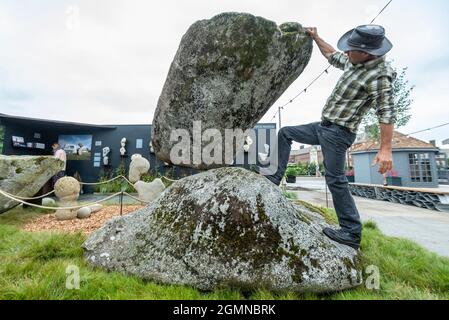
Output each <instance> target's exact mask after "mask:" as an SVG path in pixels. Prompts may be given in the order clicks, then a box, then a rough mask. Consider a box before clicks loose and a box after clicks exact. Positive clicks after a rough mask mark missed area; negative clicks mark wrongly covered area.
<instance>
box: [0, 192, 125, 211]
mask: <svg viewBox="0 0 449 320" xmlns="http://www.w3.org/2000/svg"><path fill="white" fill-rule="evenodd" d="M121 193H122V192H117V193H114V194H113V195H110V196H108V197H106V198H104V199H101V200H98V201H95V202H91V203H85V204H82V205H79V206H71V207H47V206H41V205H38V204H34V203H29V202H26V201H23V200H21V199H18V198H15V196H14V195H11V194H9V193H8V192H5V191H3V190H0V194H2V195H3V196H5V197H6V198H9V199H11V200H14V201H17V202H19V203H21V204H25V205H27V206H30V207H35V208H40V209H45V210H64V209H65V210H75V209H81V208H84V207H89V206H92V205H94V204H99V203H102V202H105V201H108V200H110V199H112V198H114V197H116V196H118V195H120V194H121Z"/></svg>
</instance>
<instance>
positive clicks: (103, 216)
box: [23, 205, 143, 235]
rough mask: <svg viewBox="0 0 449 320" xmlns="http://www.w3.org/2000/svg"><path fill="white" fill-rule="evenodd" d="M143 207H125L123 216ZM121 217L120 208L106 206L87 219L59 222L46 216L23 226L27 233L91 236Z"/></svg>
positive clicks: (50, 216) (49, 215)
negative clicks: (81, 234)
mask: <svg viewBox="0 0 449 320" xmlns="http://www.w3.org/2000/svg"><path fill="white" fill-rule="evenodd" d="M142 207H143V206H140V205H130V206H123V213H122V214H123V215H125V214H130V213H132V212H134V211H136V210H139V209H140V208H142ZM117 216H120V206H105V207H104V208H103V209H101V211H98V212H96V213H93V214H92V215H91V216H90V218H87V219H74V220H66V221H59V220H56V218H55V215H54V214H46V215H43V216H40V217H38V218H36V219H33V220H32V221H30V222H28V223H27V224H25V225H24V226H23V229H24V230H25V231H31V232H40V231H56V232H66V233H77V232H81V233H83V234H86V235H89V234H91V233H92V232H94V231H95V230H97V229H99V228H100V227H101V226H103V224H105V223H106V222H107V221H108V220H110V219H111V218H113V217H117Z"/></svg>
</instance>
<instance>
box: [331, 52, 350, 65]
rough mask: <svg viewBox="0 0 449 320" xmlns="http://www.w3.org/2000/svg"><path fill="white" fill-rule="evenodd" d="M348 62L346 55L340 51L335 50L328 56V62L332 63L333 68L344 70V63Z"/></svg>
mask: <svg viewBox="0 0 449 320" xmlns="http://www.w3.org/2000/svg"><path fill="white" fill-rule="evenodd" d="M347 62H348V57H347V56H346V55H345V54H344V53H341V52H338V51H335V52H334V53H332V54H331V56H330V57H329V63H330V64H331V65H333V66H334V67H335V68H338V69H341V70H344V69H345V66H346V63H347Z"/></svg>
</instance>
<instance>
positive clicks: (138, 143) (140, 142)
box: [136, 139, 143, 149]
mask: <svg viewBox="0 0 449 320" xmlns="http://www.w3.org/2000/svg"><path fill="white" fill-rule="evenodd" d="M142 148H143V139H137V140H136V149H142Z"/></svg>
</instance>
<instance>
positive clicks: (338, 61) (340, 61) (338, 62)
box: [306, 28, 348, 70]
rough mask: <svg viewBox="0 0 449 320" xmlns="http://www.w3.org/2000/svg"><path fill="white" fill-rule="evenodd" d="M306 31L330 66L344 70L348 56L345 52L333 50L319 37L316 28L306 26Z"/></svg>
mask: <svg viewBox="0 0 449 320" xmlns="http://www.w3.org/2000/svg"><path fill="white" fill-rule="evenodd" d="M306 32H307V33H308V34H309V35H310V36H311V37H312V39H314V40H315V42H316V44H317V45H318V48H320V51H321V53H322V54H323V56H324V57H325V58H326V59H327V61H329V63H330V64H331V65H332V66H334V67H335V68H338V69H340V70H345V67H346V64H347V62H348V57H347V56H346V55H345V54H343V53H342V52H339V51H337V50H335V49H334V47H332V46H331V45H330V44H329V43H327V42H326V41H324V40H323V39H321V38H320V36H319V35H318V32H317V29H316V28H306Z"/></svg>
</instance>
